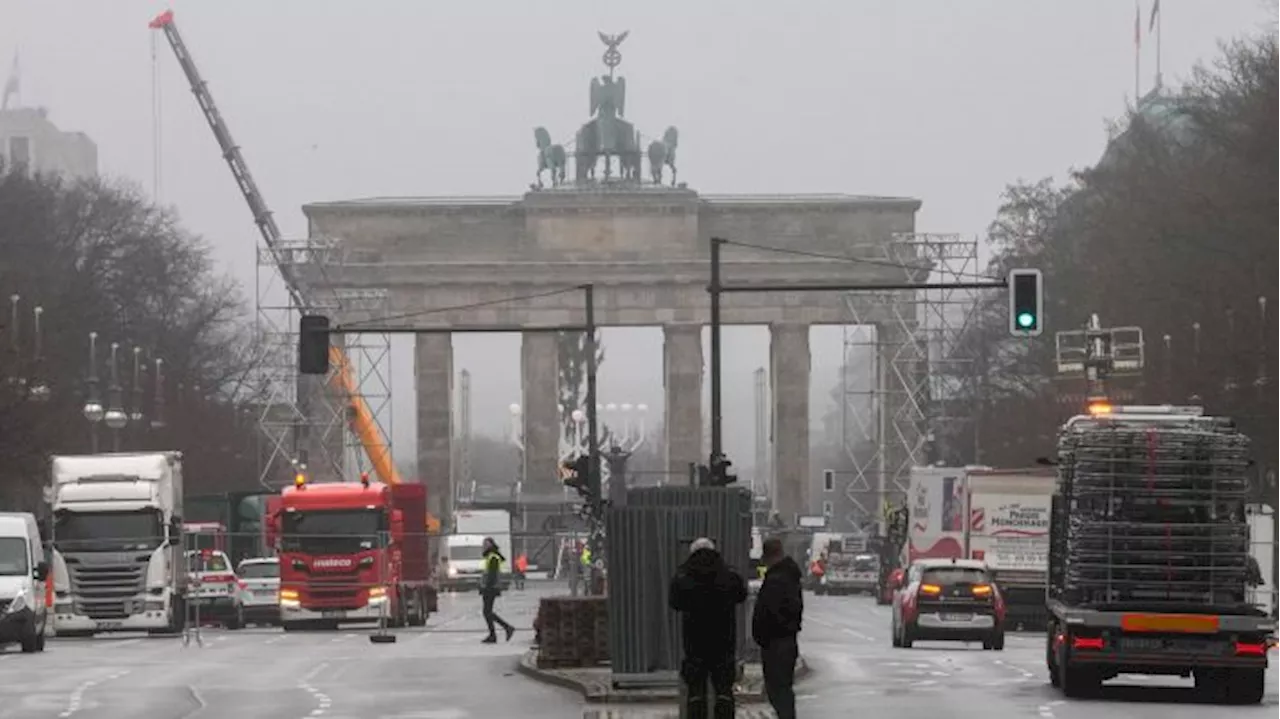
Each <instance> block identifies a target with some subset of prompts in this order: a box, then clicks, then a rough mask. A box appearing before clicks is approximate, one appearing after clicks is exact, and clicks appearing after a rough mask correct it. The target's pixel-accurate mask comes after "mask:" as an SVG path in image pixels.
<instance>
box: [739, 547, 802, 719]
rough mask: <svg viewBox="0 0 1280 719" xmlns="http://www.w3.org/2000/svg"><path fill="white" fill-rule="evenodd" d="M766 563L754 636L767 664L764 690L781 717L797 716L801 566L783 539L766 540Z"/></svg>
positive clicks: (754, 625) (755, 614) (756, 613)
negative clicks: (784, 548) (787, 553)
mask: <svg viewBox="0 0 1280 719" xmlns="http://www.w3.org/2000/svg"><path fill="white" fill-rule="evenodd" d="M763 554H764V556H763V559H764V563H765V564H766V565H768V567H769V569H768V570H767V571H766V572H765V574H764V582H763V583H761V585H760V591H759V592H758V593H757V594H756V608H755V612H754V613H753V614H752V617H751V636H752V638H754V639H755V640H756V644H759V645H760V660H761V663H762V664H763V665H764V667H763V668H764V691H765V695H766V696H768V698H769V704H771V705H773V711H774V712H775V713H776V714H777V715H778V719H795V716H796V693H795V688H794V687H795V681H796V662H797V661H798V660H799V658H800V647H799V644H798V643H797V641H796V635H798V634H799V633H800V619H801V615H803V614H804V599H803V597H802V596H801V593H800V581H801V576H800V565H798V564H796V562H795V560H793V559H792V558H791V557H788V556H787V555H786V553H784V552H783V551H782V540H780V539H778V538H776V537H774V538H770V539H767V540H765V543H764V552H763Z"/></svg>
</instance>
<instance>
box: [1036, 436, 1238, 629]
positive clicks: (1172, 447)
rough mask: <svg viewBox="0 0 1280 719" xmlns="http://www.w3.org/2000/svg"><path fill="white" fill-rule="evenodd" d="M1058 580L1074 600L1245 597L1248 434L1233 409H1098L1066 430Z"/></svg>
mask: <svg viewBox="0 0 1280 719" xmlns="http://www.w3.org/2000/svg"><path fill="white" fill-rule="evenodd" d="M1058 447H1059V456H1058V460H1059V493H1060V497H1059V498H1058V499H1056V501H1055V505H1056V506H1055V513H1056V514H1058V517H1057V518H1056V521H1055V522H1054V527H1055V532H1054V536H1052V537H1051V544H1052V549H1051V557H1052V558H1053V560H1054V561H1052V562H1051V568H1050V584H1051V587H1052V591H1053V592H1054V593H1055V594H1057V595H1058V596H1060V597H1061V598H1062V599H1064V600H1065V601H1067V602H1068V603H1071V604H1084V605H1100V604H1118V603H1125V602H1134V603H1141V604H1142V605H1143V606H1144V607H1152V606H1161V605H1166V606H1169V607H1179V606H1188V605H1198V606H1204V605H1210V606H1232V605H1241V604H1243V603H1244V602H1245V600H1246V594H1245V590H1246V586H1247V582H1248V580H1249V531H1248V524H1247V523H1246V521H1245V517H1244V516H1243V509H1244V502H1245V500H1246V498H1247V495H1248V489H1249V485H1248V480H1247V477H1246V471H1247V469H1248V465H1249V457H1248V454H1249V441H1248V439H1247V438H1246V437H1245V436H1244V435H1242V434H1241V433H1240V432H1238V431H1237V430H1236V429H1235V428H1234V427H1233V426H1232V425H1231V424H1230V423H1229V422H1228V421H1226V420H1219V419H1210V418H1197V419H1196V420H1194V421H1182V422H1176V423H1166V424H1161V423H1158V422H1151V423H1145V424H1144V423H1141V422H1129V421H1122V420H1120V419H1118V418H1117V419H1116V420H1106V419H1099V420H1096V421H1090V422H1087V423H1083V424H1078V425H1068V426H1067V427H1066V428H1065V429H1064V430H1063V433H1062V435H1061V436H1060V438H1059V445H1058Z"/></svg>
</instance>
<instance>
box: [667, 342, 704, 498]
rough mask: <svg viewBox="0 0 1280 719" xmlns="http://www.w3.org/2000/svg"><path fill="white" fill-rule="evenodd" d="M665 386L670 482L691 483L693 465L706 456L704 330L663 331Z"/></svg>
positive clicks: (668, 474)
mask: <svg viewBox="0 0 1280 719" xmlns="http://www.w3.org/2000/svg"><path fill="white" fill-rule="evenodd" d="M662 335H663V343H662V385H663V388H664V389H665V390H666V402H665V404H666V407H665V415H664V421H663V431H664V432H665V433H666V453H667V477H666V480H667V482H669V483H671V484H676V485H683V484H686V483H687V482H688V476H689V463H690V462H698V463H705V462H706V461H707V458H706V457H704V456H702V326H701V325H679V326H673V325H668V326H665V327H663V328H662Z"/></svg>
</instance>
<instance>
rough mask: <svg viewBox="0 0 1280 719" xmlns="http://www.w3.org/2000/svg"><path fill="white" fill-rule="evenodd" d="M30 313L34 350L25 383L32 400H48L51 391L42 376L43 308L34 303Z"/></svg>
mask: <svg viewBox="0 0 1280 719" xmlns="http://www.w3.org/2000/svg"><path fill="white" fill-rule="evenodd" d="M31 314H32V317H33V323H32V337H33V339H32V345H33V350H34V351H33V353H32V360H31V379H30V381H29V382H28V383H27V386H28V387H29V388H30V389H29V390H28V392H27V394H28V396H30V397H31V400H32V401H33V402H48V401H49V397H50V396H51V395H52V394H53V391H52V390H51V389H50V388H49V383H48V382H46V381H45V376H44V324H43V322H42V321H41V320H42V318H43V317H44V308H43V307H41V306H40V305H36V307H35V309H33V310H32V311H31Z"/></svg>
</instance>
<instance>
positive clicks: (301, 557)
mask: <svg viewBox="0 0 1280 719" xmlns="http://www.w3.org/2000/svg"><path fill="white" fill-rule="evenodd" d="M426 520H427V494H426V487H425V486H424V485H421V484H412V483H403V484H396V485H387V484H383V483H381V482H371V481H369V480H368V478H367V477H365V478H362V480H361V481H360V482H326V483H317V484H308V483H306V482H305V481H298V482H297V484H296V486H294V487H288V488H286V489H285V490H284V491H283V492H282V494H281V497H280V512H279V515H278V517H277V518H275V519H273V522H278V524H279V536H280V555H279V556H280V621H281V624H282V626H283V627H284V629H285V630H286V631H291V630H294V629H299V628H303V627H308V626H317V627H324V628H331V629H336V628H337V627H338V625H339V624H342V623H347V622H379V621H381V620H382V619H383V617H385V618H386V622H387V624H388V625H389V626H393V627H394V626H403V625H406V624H407V625H409V626H422V625H424V624H426V621H427V616H428V614H429V612H431V611H432V610H433V609H434V606H435V591H434V589H433V587H432V586H431V585H430V583H429V574H428V570H429V567H428V566H427V565H428V559H427V534H426Z"/></svg>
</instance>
